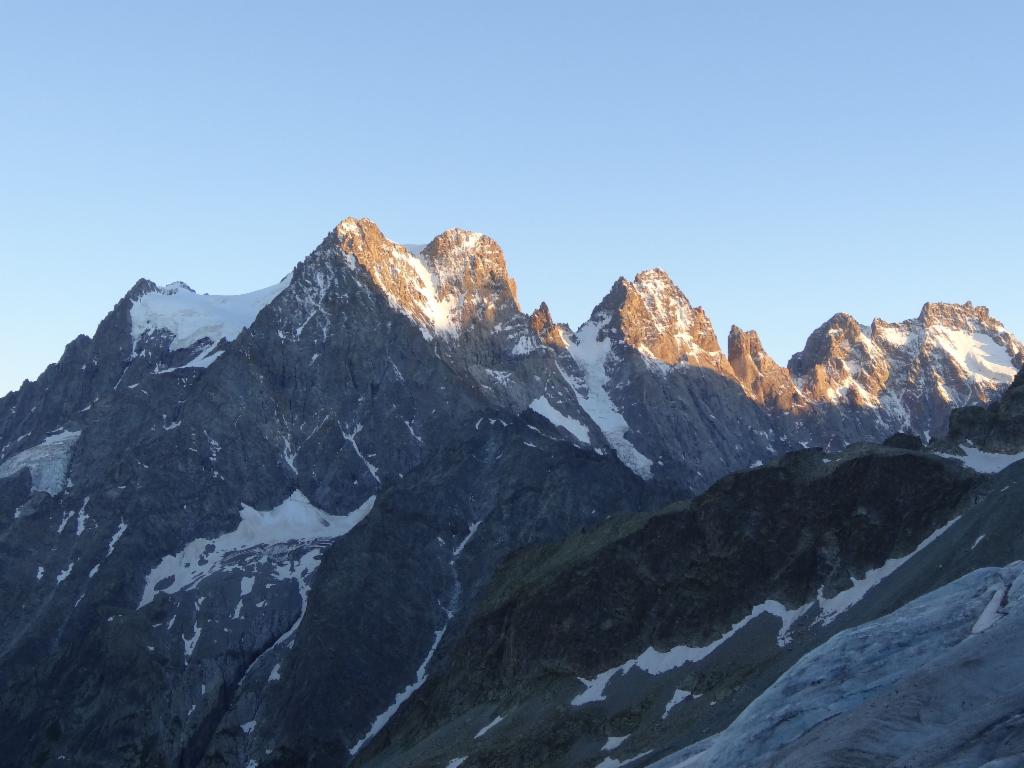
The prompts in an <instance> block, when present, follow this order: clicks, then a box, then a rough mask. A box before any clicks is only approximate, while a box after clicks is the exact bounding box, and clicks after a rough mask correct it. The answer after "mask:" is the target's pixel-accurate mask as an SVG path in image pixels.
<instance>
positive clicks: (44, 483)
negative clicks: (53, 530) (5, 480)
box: [0, 430, 82, 496]
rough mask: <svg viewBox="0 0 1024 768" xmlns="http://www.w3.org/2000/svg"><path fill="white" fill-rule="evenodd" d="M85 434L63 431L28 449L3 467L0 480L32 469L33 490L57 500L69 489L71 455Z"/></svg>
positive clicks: (0, 471)
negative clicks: (57, 497) (65, 489)
mask: <svg viewBox="0 0 1024 768" xmlns="http://www.w3.org/2000/svg"><path fill="white" fill-rule="evenodd" d="M81 436H82V433H81V432H69V431H67V430H63V431H61V432H58V433H57V434H55V435H50V436H49V437H47V438H46V439H45V440H43V442H41V443H40V444H39V445H36V446H33V447H32V448H26V449H25V450H23V451H19V452H18V453H16V454H14V455H13V456H11V457H10V458H9V459H7V460H6V461H4V463H3V464H0V477H10V476H12V475H15V474H17V473H18V472H20V471H21V470H23V469H25V468H26V467H27V468H28V471H29V473H30V474H31V476H32V490H33V491H42V492H43V493H47V494H49V495H50V496H56V495H57V494H58V493H60V492H61V491H63V490H64V488H65V487H67V478H68V467H69V466H70V464H71V452H72V450H73V449H74V447H75V443H77V442H78V438H80V437H81Z"/></svg>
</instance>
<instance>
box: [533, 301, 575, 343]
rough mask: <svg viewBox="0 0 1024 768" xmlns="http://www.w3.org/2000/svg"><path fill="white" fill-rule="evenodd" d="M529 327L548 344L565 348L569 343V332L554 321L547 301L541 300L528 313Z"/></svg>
mask: <svg viewBox="0 0 1024 768" xmlns="http://www.w3.org/2000/svg"><path fill="white" fill-rule="evenodd" d="M530 328H531V329H533V332H534V333H535V334H537V337H538V338H539V339H540V340H541V341H542V342H543V343H544V344H547V345H548V346H551V347H559V348H561V349H565V348H566V347H568V345H569V342H568V341H567V339H568V338H570V337H571V333H570V332H569V331H568V329H567V328H566V327H565V326H563V325H561V324H558V323H555V321H554V320H553V319H552V317H551V310H550V309H548V305H547V302H544V301H542V302H541V303H540V306H539V307H537V309H535V310H534V311H533V314H531V315H530Z"/></svg>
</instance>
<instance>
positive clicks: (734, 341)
mask: <svg viewBox="0 0 1024 768" xmlns="http://www.w3.org/2000/svg"><path fill="white" fill-rule="evenodd" d="M729 364H730V365H731V366H732V369H733V371H734V372H735V374H736V378H737V379H739V381H740V384H742V385H743V388H744V389H745V390H746V391H747V394H748V395H750V397H751V398H752V399H753V400H755V401H756V402H758V403H760V404H761V405H766V406H768V407H770V408H774V409H776V410H780V411H791V410H793V409H794V408H797V407H799V406H800V405H802V404H804V399H803V397H802V396H801V394H800V393H799V392H798V391H797V388H796V385H795V384H793V377H792V376H791V375H790V373H789V371H788V370H786V369H785V368H783V367H782V366H780V365H779V364H778V363H776V362H775V360H773V359H772V357H771V356H770V355H769V354H768V353H767V352H765V350H764V347H763V346H762V344H761V338H760V337H759V336H758V335H757V331H744V330H743V329H741V328H739V327H737V326H735V325H734V326H732V328H731V329H730V331H729Z"/></svg>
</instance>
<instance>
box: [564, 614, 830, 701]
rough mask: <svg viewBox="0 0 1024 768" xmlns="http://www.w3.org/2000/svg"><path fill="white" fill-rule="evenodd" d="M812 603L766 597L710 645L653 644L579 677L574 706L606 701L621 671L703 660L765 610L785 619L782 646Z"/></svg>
mask: <svg viewBox="0 0 1024 768" xmlns="http://www.w3.org/2000/svg"><path fill="white" fill-rule="evenodd" d="M811 605H813V603H808V604H807V605H803V606H800V607H799V608H792V609H791V608H786V607H785V606H784V605H783V604H782V603H780V602H778V601H776V600H766V601H765V602H763V603H761V604H760V605H756V606H754V607H753V608H752V609H751V611H750V613H749V614H748V615H747V616H745V617H744V618H742V619H740V620H739V621H738V622H736V623H735V624H733V625H732V628H731V629H729V630H728V631H727V632H725V634H723V635H722V636H721V637H719V638H718V639H716V640H713V641H712V642H710V643H709V644H708V645H704V646H689V645H677V646H675V647H674V648H671V649H669V650H667V651H658V650H656V649H655V648H653V647H652V648H648V649H647V650H646V651H644V652H643V653H641V654H640V655H639V656H637V657H636V658H635V659H629V660H627V661H624V662H623V663H622V664H620V665H618V666H617V667H612V668H611V669H606V670H605V671H604V672H601V673H600V674H599V675H597V676H596V677H594V678H592V679H590V680H587V679H585V678H582V677H581V678H579V681H580V682H581V683H583V686H584V687H583V691H582V692H581V693H579V694H578V695H577V696H576V697H575V698H573V700H572V704H573V706H576V707H580V706H583V705H584V704H589V703H592V702H597V701H604V698H605V695H604V691H605V687H606V686H607V685H608V683H609V682H611V680H612V678H613V677H615V676H616V675H619V674H626V673H627V672H629V671H630V670H631V669H633V668H634V667H636V668H637V669H641V670H643V671H644V672H646V673H647V674H649V675H660V674H663V673H665V672H669V671H670V670H673V669H678V668H679V667H681V666H683V665H684V664H691V663H694V662H697V661H701V660H702V659H704V658H706V657H707V656H709V655H711V653H712V652H713V651H714V650H715V649H717V648H718V647H719V646H721V645H722V644H723V643H725V642H726V641H727V640H729V638H731V637H732V636H733V635H735V634H736V633H737V632H739V631H740V630H741V629H743V627H745V626H746V625H747V624H749V623H750V622H751V621H753V620H754V619H755V618H757V617H758V616H760V615H761V614H763V613H767V614H770V615H772V616H775V617H776V618H778V619H780V621H781V622H782V625H781V627H780V628H779V633H778V637H777V642H778V644H779V647H783V646H785V645H786V644H787V643H788V642H789V632H790V629H791V628H792V626H793V623H794V622H795V621H796V620H797V619H798V618H799V617H800V616H802V615H803V614H804V613H805V612H806V611H807V610H808V609H809V608H810V607H811Z"/></svg>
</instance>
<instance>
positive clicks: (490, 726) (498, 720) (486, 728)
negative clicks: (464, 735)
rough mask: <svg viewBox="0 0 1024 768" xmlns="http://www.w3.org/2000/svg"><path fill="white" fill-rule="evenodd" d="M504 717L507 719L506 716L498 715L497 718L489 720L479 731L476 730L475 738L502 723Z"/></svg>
mask: <svg viewBox="0 0 1024 768" xmlns="http://www.w3.org/2000/svg"><path fill="white" fill-rule="evenodd" d="M504 719H505V718H504V716H502V715H498V716H497V717H496V718H494V719H493V720H491V722H489V723H488V724H487V725H485V726H484V727H483V728H481V729H480V730H479V731H477V732H476V736H474V737H473V738H474V739H479V738H480V737H481V736H483V735H484V734H485V733H487V732H488V731H489V730H491V728H493V727H494V726H496V725H497V724H498V723H500V722H501V721H502V720H504Z"/></svg>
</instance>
